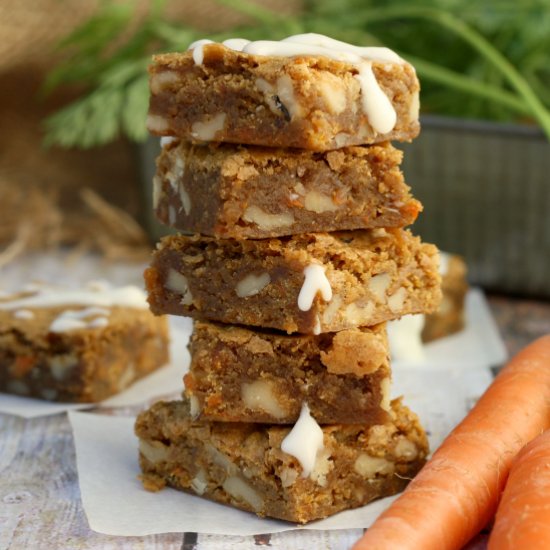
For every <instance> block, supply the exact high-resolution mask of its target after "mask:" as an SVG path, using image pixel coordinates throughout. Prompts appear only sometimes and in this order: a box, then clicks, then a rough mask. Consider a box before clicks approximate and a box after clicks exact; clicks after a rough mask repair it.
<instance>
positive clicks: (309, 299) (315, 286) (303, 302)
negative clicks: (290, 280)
mask: <svg viewBox="0 0 550 550" xmlns="http://www.w3.org/2000/svg"><path fill="white" fill-rule="evenodd" d="M304 276H305V279H304V283H303V284H302V288H301V289H300V294H298V308H299V309H300V310H301V311H309V310H310V309H311V306H312V305H313V300H314V299H315V296H316V295H317V292H320V293H321V296H322V298H323V300H325V302H330V300H332V288H331V286H330V282H329V280H328V279H327V276H326V275H325V267H324V266H322V265H319V264H310V265H308V266H307V267H306V268H305V269H304Z"/></svg>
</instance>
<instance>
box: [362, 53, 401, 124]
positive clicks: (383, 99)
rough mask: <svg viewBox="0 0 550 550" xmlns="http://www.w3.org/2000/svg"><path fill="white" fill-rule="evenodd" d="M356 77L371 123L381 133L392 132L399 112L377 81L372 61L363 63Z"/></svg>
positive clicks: (364, 107)
mask: <svg viewBox="0 0 550 550" xmlns="http://www.w3.org/2000/svg"><path fill="white" fill-rule="evenodd" d="M355 78H356V79H357V80H358V81H359V84H360V85H361V97H362V100H363V111H365V114H366V115H367V117H368V119H369V122H370V125H371V126H372V127H373V128H374V129H375V130H376V131H377V132H380V133H381V134H386V133H387V132H391V131H392V130H393V128H394V126H395V123H396V122H397V114H396V112H395V109H394V108H393V105H392V104H391V101H390V100H389V99H388V96H387V95H386V94H385V93H384V92H383V91H382V88H380V86H379V85H378V82H377V81H376V77H375V76H374V73H373V72H372V62H371V61H365V62H363V63H361V65H360V66H359V74H358V75H356V76H355Z"/></svg>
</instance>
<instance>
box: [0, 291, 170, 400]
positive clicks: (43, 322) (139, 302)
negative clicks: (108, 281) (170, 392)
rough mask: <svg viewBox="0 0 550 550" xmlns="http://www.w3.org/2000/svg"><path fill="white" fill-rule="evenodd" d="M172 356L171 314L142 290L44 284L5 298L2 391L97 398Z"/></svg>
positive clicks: (0, 336) (0, 329)
mask: <svg viewBox="0 0 550 550" xmlns="http://www.w3.org/2000/svg"><path fill="white" fill-rule="evenodd" d="M167 361H168V327H167V323H166V319H165V318H161V317H155V316H154V315H152V314H151V312H150V311H149V310H148V309H147V301H146V300H145V294H144V293H143V291H142V290H140V289H138V288H137V287H122V288H111V287H107V286H105V285H104V284H98V283H94V284H92V285H90V286H88V287H87V288H82V289H78V290H71V289H60V288H53V287H47V286H38V287H36V289H35V290H33V291H30V292H22V293H18V294H15V295H12V296H9V297H7V298H1V299H0V391H4V392H9V393H13V394H17V395H22V396H27V397H38V398H41V399H46V400H48V401H69V402H96V401H100V400H102V399H105V398H106V397H109V396H110V395H113V394H115V393H117V392H119V391H121V390H123V389H124V388H126V387H127V386H129V385H130V384H131V383H132V382H134V381H135V380H137V379H138V378H141V377H143V376H145V375H146V374H149V373H150V372H152V371H154V370H155V369H157V368H159V367H161V366H163V365H164V364H165V363H166V362H167Z"/></svg>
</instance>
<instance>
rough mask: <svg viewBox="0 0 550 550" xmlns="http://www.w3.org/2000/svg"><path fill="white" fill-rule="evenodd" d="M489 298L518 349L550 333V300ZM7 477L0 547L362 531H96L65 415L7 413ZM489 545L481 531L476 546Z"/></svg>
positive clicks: (300, 545) (163, 544)
mask: <svg viewBox="0 0 550 550" xmlns="http://www.w3.org/2000/svg"><path fill="white" fill-rule="evenodd" d="M489 303H490V305H491V309H492V311H493V313H494V315H495V319H496V321H497V324H498V326H499V327H500V330H501V332H502V335H503V337H504V340H505V342H506V345H507V347H508V350H509V352H510V353H511V354H513V353H515V352H516V351H518V350H519V349H520V348H521V347H522V346H524V345H525V344H527V343H528V342H530V341H531V340H533V339H535V338H537V337H538V336H541V335H542V334H545V333H550V302H538V301H534V300H523V299H512V298H507V297H504V296H491V297H490V298H489ZM106 466H108V464H107V463H106ZM0 476H1V477H0V549H1V550H4V549H6V550H7V549H10V550H23V549H42V548H44V549H46V548H47V549H56V548H71V549H72V548H75V549H77V548H78V549H88V548H90V549H92V548H93V549H98V548H110V549H111V548H112V549H130V548H131V549H139V548H143V549H157V548H158V549H163V550H167V549H172V548H174V549H184V550H200V549H208V550H213V549H223V548H231V549H233V550H239V549H243V550H244V549H251V548H256V547H258V546H270V547H271V548H281V549H283V548H284V549H285V550H286V549H288V550H292V549H316V548H329V549H345V548H349V547H350V546H351V544H352V543H353V542H354V540H356V539H357V538H358V537H359V536H360V534H361V530H349V531H342V532H338V531H336V532H326V531H324V532H322V531H297V532H289V533H280V534H277V535H272V536H270V535H259V536H256V537H223V536H212V535H196V534H195V533H185V534H181V533H177V534H176V533H172V534H165V535H154V536H147V537H111V536H106V535H101V534H98V533H94V532H93V531H91V530H90V529H89V527H88V524H87V521H86V517H85V515H84V512H83V509H82V505H81V502H80V495H79V487H78V479H77V471H76V464H75V450H74V445H73V439H72V433H71V428H70V426H69V422H68V420H67V417H66V415H64V414H62V415H57V416H53V417H45V418H37V419H33V420H24V419H21V418H16V417H13V416H9V415H2V414H0ZM113 513H114V514H116V510H113ZM471 547H472V548H473V547H474V546H471ZM483 547H484V537H483V536H482V537H480V539H479V540H478V541H477V543H476V544H475V548H483Z"/></svg>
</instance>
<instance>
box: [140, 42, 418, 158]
mask: <svg viewBox="0 0 550 550" xmlns="http://www.w3.org/2000/svg"><path fill="white" fill-rule="evenodd" d="M203 52H204V60H203V63H202V64H201V65H196V64H195V62H194V61H193V57H192V52H189V51H188V52H184V53H169V54H162V55H158V56H155V57H154V59H153V64H152V65H151V67H150V69H149V71H150V74H151V82H150V87H151V101H150V109H149V118H148V127H149V130H150V131H151V132H152V133H154V134H157V135H172V136H178V137H181V138H183V139H185V140H188V141H192V140H198V141H201V140H202V141H224V142H231V143H241V144H249V145H265V146H268V147H297V148H301V149H310V150H315V151H327V150H331V149H337V148H340V147H344V146H347V145H361V144H369V143H379V142H382V141H388V140H398V141H410V140H411V139H413V138H414V137H416V135H417V134H418V132H419V123H418V92H419V84H418V80H417V78H416V74H415V71H414V69H413V68H412V67H411V66H410V65H409V64H407V63H388V62H377V61H374V62H373V63H372V68H373V72H374V75H375V77H376V79H377V81H378V83H379V85H380V87H381V89H382V90H383V92H384V93H385V94H386V95H387V96H388V98H389V99H390V101H391V102H392V104H393V106H394V108H395V111H396V113H397V123H396V126H395V128H394V129H393V130H392V131H390V132H388V133H385V134H378V133H377V132H376V131H375V130H374V128H373V127H372V126H371V125H370V124H369V120H368V117H367V116H366V114H365V113H364V111H363V108H362V98H361V90H360V85H359V82H358V80H357V79H356V78H355V76H356V75H357V73H358V69H357V67H356V66H354V65H352V64H349V63H345V62H341V61H335V60H331V59H328V58H324V57H310V56H296V57H271V56H257V55H250V54H245V53H242V52H236V51H233V50H231V49H229V48H226V47H224V46H223V45H221V44H208V45H206V46H204V48H203ZM285 102H286V103H285ZM218 117H219V118H218ZM222 119H223V120H222ZM213 121H214V122H213ZM210 123H212V125H210V126H209V124H210ZM205 124H206V125H207V126H206V127H207V128H208V129H209V131H205V126H204V125H205ZM210 130H211V131H210ZM214 130H215V131H214Z"/></svg>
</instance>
